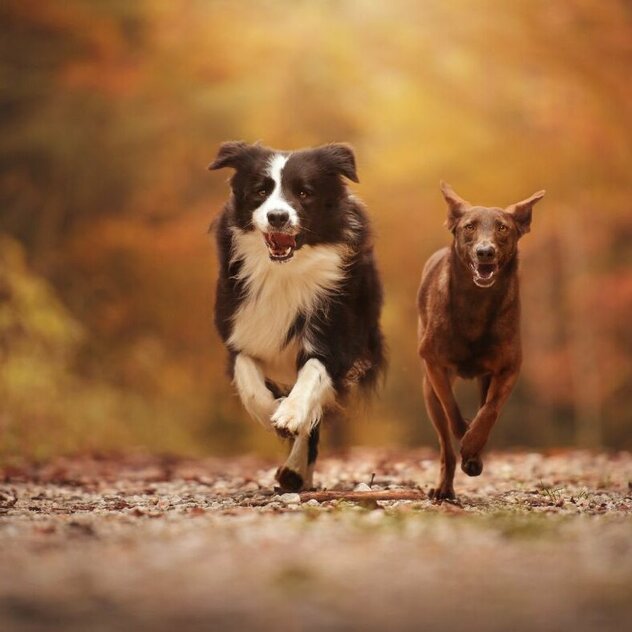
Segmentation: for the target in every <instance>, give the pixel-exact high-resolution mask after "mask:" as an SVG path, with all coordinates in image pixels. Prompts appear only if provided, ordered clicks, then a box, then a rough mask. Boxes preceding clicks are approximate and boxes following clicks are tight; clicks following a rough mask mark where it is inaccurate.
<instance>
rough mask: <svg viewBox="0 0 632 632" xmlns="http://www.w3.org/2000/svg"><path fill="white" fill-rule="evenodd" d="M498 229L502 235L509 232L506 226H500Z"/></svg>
mask: <svg viewBox="0 0 632 632" xmlns="http://www.w3.org/2000/svg"><path fill="white" fill-rule="evenodd" d="M497 228H498V230H499V231H500V232H501V233H504V232H505V231H506V230H507V227H506V226H505V225H504V224H498V227H497Z"/></svg>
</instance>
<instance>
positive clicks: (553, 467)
mask: <svg viewBox="0 0 632 632" xmlns="http://www.w3.org/2000/svg"><path fill="white" fill-rule="evenodd" d="M436 469H437V463H436V457H435V455H434V453H432V452H424V451H415V452H396V453H395V452H392V453H388V452H381V451H375V450H364V449H363V450H360V449H358V450H353V451H351V452H350V453H349V454H348V455H347V456H346V457H345V458H344V459H343V458H325V459H322V460H321V461H320V463H319V469H318V473H317V477H316V480H317V483H318V485H319V488H320V489H321V490H322V489H326V490H337V491H343V492H350V491H353V490H354V489H357V490H359V491H363V490H365V493H369V495H370V493H371V491H380V492H389V491H390V492H397V493H402V492H411V491H412V492H415V491H416V492H417V495H418V496H419V499H417V500H374V499H371V498H370V497H369V498H367V499H366V500H361V501H359V502H356V501H353V502H351V501H348V500H345V499H336V500H332V501H326V502H318V501H317V500H316V499H313V498H312V499H310V500H308V496H302V497H301V496H298V495H296V494H290V495H279V494H276V493H275V492H274V491H273V475H274V467H273V465H272V464H271V463H269V462H264V461H261V460H257V459H254V458H246V457H242V458H238V459H224V460H220V459H207V460H174V459H157V458H150V457H141V456H136V457H126V458H120V459H88V458H82V459H70V460H58V461H55V462H53V463H50V464H48V465H46V466H42V467H33V466H19V467H18V466H11V467H9V466H7V467H5V468H4V469H1V468H0V568H1V569H2V573H0V630H2V632H12V631H13V630H20V631H22V630H29V631H30V630H64V631H73V632H74V631H75V630H76V631H79V630H81V631H90V632H92V631H97V632H98V631H100V630H156V631H163V630H164V631H165V632H166V631H172V630H198V629H199V630H222V631H223V630H275V631H277V632H279V631H285V630H289V631H311V630H314V631H315V630H332V631H333V630H336V631H338V630H421V629H428V630H433V631H434V630H446V631H447V630H450V631H452V630H468V632H472V631H477V630H481V631H482V630H485V631H492V632H493V631H496V630H498V631H501V630H502V631H506V630H512V631H521V630H533V629H538V630H544V631H548V630H560V631H561V630H569V629H573V630H574V631H581V630H600V631H603V630H622V629H625V628H627V627H628V625H629V623H630V621H631V620H632V455H630V454H628V453H619V454H592V453H587V452H558V453H550V454H547V455H542V454H537V453H496V454H491V455H489V456H488V457H487V459H486V461H485V471H484V472H483V475H482V476H480V477H479V478H475V479H470V478H467V477H465V476H464V475H463V474H461V473H459V474H458V475H457V479H456V485H455V486H456V490H457V493H458V494H459V502H458V503H455V504H453V503H443V504H434V503H432V502H431V501H429V500H428V499H427V498H426V492H427V491H428V489H429V488H430V487H432V486H433V483H434V480H435V477H436ZM358 486H359V487H358ZM367 490H369V491H368V492H367ZM382 495H383V494H382Z"/></svg>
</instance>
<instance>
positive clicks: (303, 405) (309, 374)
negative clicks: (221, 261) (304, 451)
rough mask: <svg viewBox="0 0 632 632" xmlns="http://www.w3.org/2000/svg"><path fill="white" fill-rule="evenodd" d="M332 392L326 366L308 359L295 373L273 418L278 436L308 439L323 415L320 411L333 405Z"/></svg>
mask: <svg viewBox="0 0 632 632" xmlns="http://www.w3.org/2000/svg"><path fill="white" fill-rule="evenodd" d="M335 394H336V393H335V390H334V387H333V382H332V380H331V377H330V375H329V373H328V371H327V369H326V368H325V365H324V364H323V363H322V362H321V361H320V360H317V359H316V358H311V359H309V360H308V361H307V362H306V363H305V364H304V365H303V366H302V367H301V370H300V371H299V372H298V378H297V380H296V383H295V384H294V387H293V388H292V390H291V391H290V394H289V395H288V396H287V397H286V398H285V399H284V400H282V401H281V403H280V404H279V407H278V408H277V410H276V412H275V413H274V414H273V415H272V423H273V425H274V427H275V429H276V430H277V432H279V433H280V434H286V435H309V433H310V432H311V431H312V429H313V428H315V426H316V425H317V424H318V422H319V421H320V418H321V417H322V415H323V407H324V406H325V405H327V404H329V403H331V402H333V401H334V398H335Z"/></svg>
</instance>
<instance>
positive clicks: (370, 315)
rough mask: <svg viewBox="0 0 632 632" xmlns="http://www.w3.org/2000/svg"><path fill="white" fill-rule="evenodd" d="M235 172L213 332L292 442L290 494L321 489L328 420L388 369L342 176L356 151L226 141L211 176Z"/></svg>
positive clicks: (378, 301) (253, 408)
mask: <svg viewBox="0 0 632 632" xmlns="http://www.w3.org/2000/svg"><path fill="white" fill-rule="evenodd" d="M223 167H230V168H232V169H234V170H235V173H234V175H233V176H232V178H231V179H230V187H231V195H230V198H229V200H228V202H227V203H226V205H225V206H224V209H223V211H222V213H221V215H220V217H219V219H218V221H217V222H216V224H215V234H216V240H217V249H218V254H219V279H218V281H217V292H216V303H215V324H216V326H217V329H218V331H219V334H220V336H221V338H222V340H223V341H224V344H225V345H226V347H227V349H228V354H229V368H230V374H231V376H232V379H233V382H234V384H235V387H236V389H237V391H238V393H239V396H240V398H241V401H242V403H243V405H244V407H245V408H246V410H247V411H248V413H249V414H250V415H251V416H252V417H254V418H255V419H257V420H258V421H260V422H261V423H263V424H264V425H266V426H268V427H271V428H272V429H274V430H275V431H276V432H277V433H278V434H279V435H281V436H283V437H288V438H290V439H291V440H292V448H291V451H290V454H289V457H288V459H287V461H286V463H285V465H283V467H281V468H279V470H278V471H277V475H276V478H277V481H278V483H279V485H280V487H281V488H282V489H285V490H291V491H299V490H301V489H305V488H310V487H312V485H313V478H312V477H313V470H314V464H315V462H316V457H317V454H318V440H319V428H320V423H321V420H322V419H323V416H324V415H326V413H327V411H331V410H332V409H334V408H335V407H336V406H338V405H340V403H341V402H342V401H343V400H344V398H345V395H346V394H347V393H348V392H349V391H350V390H351V389H352V387H354V386H359V387H361V388H362V389H363V390H364V391H367V390H368V391H370V390H371V389H372V388H373V387H375V386H376V384H377V382H378V379H379V377H380V375H381V373H382V371H383V369H384V365H385V358H384V344H383V338H382V333H381V330H380V324H379V319H380V311H381V307H382V285H381V282H380V277H379V274H378V270H377V267H376V262H375V258H374V255H373V245H372V239H371V229H370V222H369V219H368V216H367V213H366V211H365V209H364V206H363V205H362V204H361V203H360V202H359V201H358V200H357V199H356V198H355V197H354V196H353V195H352V194H351V193H350V191H349V190H348V188H347V185H346V182H345V178H346V179H347V180H351V181H353V182H358V177H357V174H356V161H355V156H354V153H353V150H352V149H351V148H350V147H349V146H347V145H344V144H339V143H335V144H329V145H324V146H322V147H316V148H311V149H301V150H298V151H276V150H273V149H270V148H268V147H264V146H262V145H260V144H254V145H251V144H247V143H245V142H241V141H236V142H226V143H223V144H222V145H221V147H220V149H219V153H218V155H217V157H216V158H215V160H214V161H213V162H212V163H211V164H210V165H209V169H213V170H214V169H221V168H223Z"/></svg>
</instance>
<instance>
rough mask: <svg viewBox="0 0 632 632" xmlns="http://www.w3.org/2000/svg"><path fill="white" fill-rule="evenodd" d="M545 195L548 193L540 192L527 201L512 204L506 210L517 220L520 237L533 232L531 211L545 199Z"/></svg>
mask: <svg viewBox="0 0 632 632" xmlns="http://www.w3.org/2000/svg"><path fill="white" fill-rule="evenodd" d="M545 193H546V191H538V192H537V193H534V194H533V195H532V196H531V197H528V198H527V199H526V200H522V202H517V203H516V204H512V205H511V206H508V207H507V208H506V209H505V212H507V213H511V214H512V215H513V218H514V219H515V220H516V226H517V227H518V235H519V236H520V237H522V235H524V234H525V233H528V232H529V231H530V230H531V210H532V209H533V205H534V204H535V203H536V202H538V201H539V200H541V199H542V198H543V197H544V194H545Z"/></svg>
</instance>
